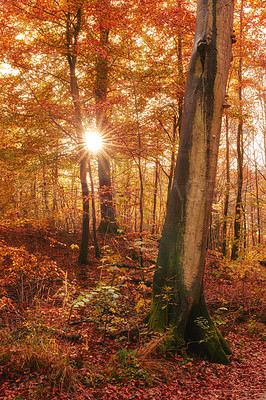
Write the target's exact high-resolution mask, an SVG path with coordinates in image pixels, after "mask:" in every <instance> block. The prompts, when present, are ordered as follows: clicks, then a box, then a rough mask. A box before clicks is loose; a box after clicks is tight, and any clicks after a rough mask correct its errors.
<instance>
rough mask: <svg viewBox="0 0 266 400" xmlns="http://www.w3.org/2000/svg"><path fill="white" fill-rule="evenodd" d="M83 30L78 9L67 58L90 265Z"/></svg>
mask: <svg viewBox="0 0 266 400" xmlns="http://www.w3.org/2000/svg"><path fill="white" fill-rule="evenodd" d="M80 28H81V8H78V9H77V13H76V16H75V19H74V20H71V15H70V13H68V14H67V20H66V50H67V51H66V57H67V61H68V64H69V71H70V91H71V96H72V102H73V106H74V112H75V114H74V126H75V131H76V132H75V133H76V137H77V140H78V144H79V167H80V183H81V190H82V205H83V218H82V236H81V246H80V252H79V264H88V263H89V261H88V242H89V221H90V218H89V198H88V196H89V187H88V181H87V150H86V148H85V140H84V128H83V124H82V111H81V101H80V95H79V86H78V81H77V76H76V63H77V41H78V35H79V32H80Z"/></svg>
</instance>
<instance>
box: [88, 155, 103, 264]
mask: <svg viewBox="0 0 266 400" xmlns="http://www.w3.org/2000/svg"><path fill="white" fill-rule="evenodd" d="M88 169H89V176H90V183H91V195H92V197H91V211H92V231H93V242H94V249H95V256H96V257H97V258H100V256H101V253H100V249H99V245H98V239H97V229H96V208H95V192H94V183H93V177H92V170H91V162H90V160H88Z"/></svg>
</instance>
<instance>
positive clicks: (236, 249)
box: [231, 0, 243, 260]
mask: <svg viewBox="0 0 266 400" xmlns="http://www.w3.org/2000/svg"><path fill="white" fill-rule="evenodd" d="M242 40H243V0H241V8H240V56H239V66H238V101H239V122H238V129H237V197H236V207H235V221H234V242H233V246H232V253H231V259H232V260H236V259H237V258H238V256H239V254H240V250H241V225H242V217H241V216H242V188H243V107H242V64H243V54H242V50H243V49H242Z"/></svg>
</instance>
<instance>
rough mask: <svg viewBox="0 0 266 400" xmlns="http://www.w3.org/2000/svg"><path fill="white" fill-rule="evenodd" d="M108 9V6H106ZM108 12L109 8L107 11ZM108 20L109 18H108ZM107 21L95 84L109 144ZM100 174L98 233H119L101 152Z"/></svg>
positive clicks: (100, 121) (99, 121)
mask: <svg viewBox="0 0 266 400" xmlns="http://www.w3.org/2000/svg"><path fill="white" fill-rule="evenodd" d="M106 7H108V5H106ZM106 10H107V12H108V8H107V9H106ZM106 18H108V16H107V17H106ZM107 23H108V20H107V21H106V20H105V19H104V18H103V16H101V17H100V21H99V28H100V48H99V52H98V56H97V60H96V83H95V101H96V126H97V129H98V131H99V133H100V134H101V135H102V136H103V137H105V142H106V143H108V137H106V133H107V116H106V107H107V104H106V102H107V88H108V68H109V67H108V58H107V47H108V36H109V28H108V27H107V26H106V24H107ZM98 174H99V186H100V207H101V221H100V225H99V227H98V231H99V232H102V233H106V232H111V233H116V232H117V229H118V227H117V223H116V219H115V209H114V202H113V191H112V182H111V168H110V161H109V159H108V156H107V154H106V152H101V153H100V154H99V155H98Z"/></svg>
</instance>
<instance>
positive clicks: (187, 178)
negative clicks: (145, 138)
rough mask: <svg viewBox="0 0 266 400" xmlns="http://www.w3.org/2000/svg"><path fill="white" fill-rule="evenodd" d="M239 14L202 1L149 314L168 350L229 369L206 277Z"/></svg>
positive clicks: (228, 3) (227, 3)
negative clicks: (207, 299) (206, 296)
mask: <svg viewBox="0 0 266 400" xmlns="http://www.w3.org/2000/svg"><path fill="white" fill-rule="evenodd" d="M233 10H234V1H233V0H198V4H197V22H196V32H195V41H194V47H193V51H192V55H191V60H190V65H189V71H188V77H187V85H186V93H185V100H184V112H183V116H182V127H181V136H180V145H179V152H178V157H177V163H176V168H175V174H174V180H173V184H172V187H171V191H170V193H169V197H168V204H167V213H166V219H165V224H164V228H163V233H162V238H161V242H160V247H159V253H158V259H157V267H156V271H155V275H154V281H153V297H152V305H151V310H150V313H149V325H150V326H151V327H152V328H153V329H155V330H158V331H165V330H166V329H169V335H168V339H167V340H166V347H167V348H169V349H170V350H173V351H177V350H181V349H182V350H183V352H185V351H186V350H185V349H187V348H188V349H191V350H193V351H197V352H200V353H201V354H202V356H204V357H206V358H208V359H209V360H211V361H213V362H220V363H225V364H226V363H228V362H229V360H228V357H227V354H230V348H229V347H228V345H227V343H226V342H225V340H224V339H223V338H222V336H221V334H220V332H219V331H218V330H217V328H216V327H215V326H214V324H213V322H212V319H211V317H210V315H209V313H208V310H207V307H206V304H205V299H204V293H203V274H204V267H205V257H206V243H207V231H208V225H209V221H210V215H211V206H212V199H213V195H214V187H215V178H216V169H217V158H218V149H219V141H220V130H221V118H222V112H223V101H224V98H225V90H226V82H227V77H228V72H229V68H230V63H231V59H232V34H233ZM183 354H184V353H183Z"/></svg>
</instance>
